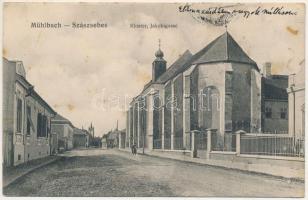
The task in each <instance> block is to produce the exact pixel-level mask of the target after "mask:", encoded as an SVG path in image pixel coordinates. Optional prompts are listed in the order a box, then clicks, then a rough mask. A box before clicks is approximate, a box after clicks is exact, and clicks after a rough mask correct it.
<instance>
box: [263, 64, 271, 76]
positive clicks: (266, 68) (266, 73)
mask: <svg viewBox="0 0 308 200" xmlns="http://www.w3.org/2000/svg"><path fill="white" fill-rule="evenodd" d="M263 74H264V76H265V77H270V76H271V75H272V64H271V63H270V62H266V63H264V66H263Z"/></svg>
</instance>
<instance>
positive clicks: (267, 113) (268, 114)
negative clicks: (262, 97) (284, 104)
mask: <svg viewBox="0 0 308 200" xmlns="http://www.w3.org/2000/svg"><path fill="white" fill-rule="evenodd" d="M265 117H266V118H272V108H265Z"/></svg>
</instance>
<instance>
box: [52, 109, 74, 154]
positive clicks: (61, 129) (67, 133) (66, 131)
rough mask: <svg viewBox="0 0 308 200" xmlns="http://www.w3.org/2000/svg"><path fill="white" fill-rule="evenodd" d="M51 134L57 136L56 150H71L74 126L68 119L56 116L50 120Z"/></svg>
mask: <svg viewBox="0 0 308 200" xmlns="http://www.w3.org/2000/svg"><path fill="white" fill-rule="evenodd" d="M51 132H52V133H54V134H56V135H57V141H58V144H57V146H58V150H60V149H62V150H71V149H72V148H73V132H74V125H73V124H72V123H71V122H70V121H69V120H68V119H66V118H64V117H63V116H61V115H59V114H57V115H56V116H55V117H54V118H53V119H51Z"/></svg>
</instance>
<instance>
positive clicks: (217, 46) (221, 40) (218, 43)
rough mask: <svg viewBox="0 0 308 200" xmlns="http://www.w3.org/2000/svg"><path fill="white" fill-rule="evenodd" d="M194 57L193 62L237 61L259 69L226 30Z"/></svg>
mask: <svg viewBox="0 0 308 200" xmlns="http://www.w3.org/2000/svg"><path fill="white" fill-rule="evenodd" d="M194 57H195V59H194V61H193V64H202V63H213V62H239V63H245V64H250V65H253V66H254V67H255V69H256V70H258V71H259V69H258V67H257V64H256V62H254V61H253V60H252V59H251V58H249V56H248V55H247V54H246V53H245V52H244V51H243V49H242V48H241V47H240V46H239V45H238V44H237V42H236V41H235V40H234V39H233V38H232V36H231V35H230V34H229V33H228V32H225V33H224V34H223V35H221V36H219V37H218V38H217V39H215V40H214V41H213V42H211V43H210V44H209V45H207V46H206V47H205V48H204V49H202V50H201V51H199V52H198V53H197V54H196V55H195V56H194Z"/></svg>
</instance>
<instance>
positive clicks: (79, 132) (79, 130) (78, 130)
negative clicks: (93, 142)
mask: <svg viewBox="0 0 308 200" xmlns="http://www.w3.org/2000/svg"><path fill="white" fill-rule="evenodd" d="M73 134H74V135H87V133H86V132H85V131H84V130H82V129H79V128H74V132H73Z"/></svg>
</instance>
